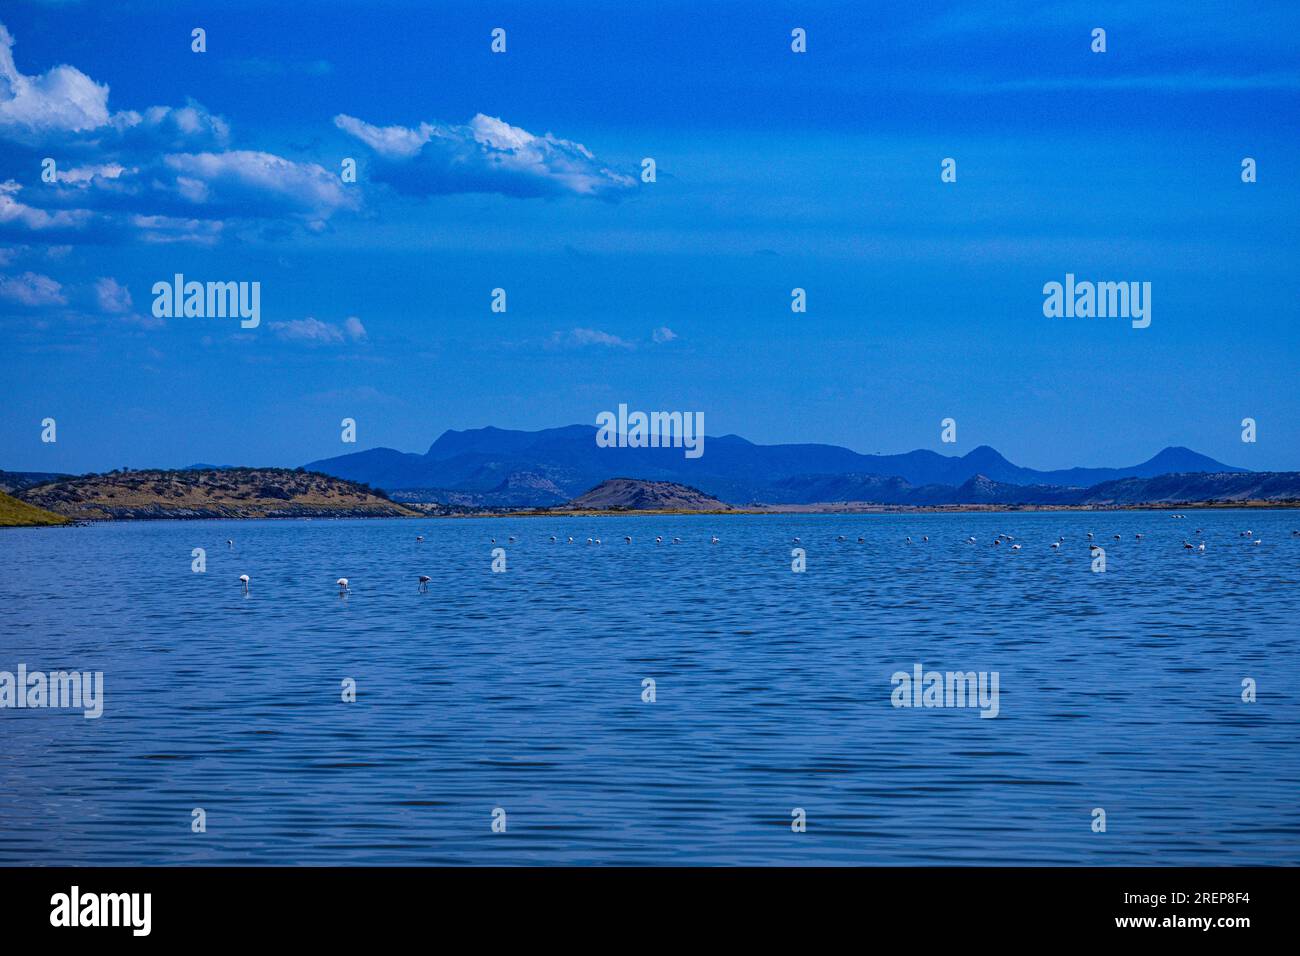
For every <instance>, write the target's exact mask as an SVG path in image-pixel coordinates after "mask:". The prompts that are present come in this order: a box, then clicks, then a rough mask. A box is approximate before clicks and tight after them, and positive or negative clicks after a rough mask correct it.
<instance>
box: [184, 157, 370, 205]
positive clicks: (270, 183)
mask: <svg viewBox="0 0 1300 956" xmlns="http://www.w3.org/2000/svg"><path fill="white" fill-rule="evenodd" d="M163 166H164V167H165V168H166V169H167V170H168V171H169V172H170V173H171V174H172V175H173V176H174V180H173V185H172V188H173V189H174V190H175V191H176V192H177V193H178V194H179V195H180V196H181V197H182V198H184V199H185V200H187V201H188V202H191V203H194V204H197V205H205V204H222V203H227V204H232V205H233V204H240V203H256V204H257V207H256V208H257V209H258V212H259V213H260V214H263V215H265V214H267V213H268V212H269V211H283V212H292V213H301V214H307V215H311V216H313V217H320V216H328V215H330V214H331V213H332V212H334V211H335V210H337V209H344V208H354V207H355V206H356V205H357V199H356V196H357V194H356V193H352V192H348V191H347V190H346V189H345V188H344V186H343V184H342V181H341V180H340V179H339V177H338V176H336V175H334V174H333V173H330V172H327V171H326V170H325V169H324V168H323V167H321V166H319V165H317V164H316V163H297V162H294V161H292V160H288V159H284V158H282V157H280V156H276V155H274V154H272V153H261V152H255V151H252V150H232V151H230V152H225V153H176V154H173V155H170V156H166V157H164V158H163Z"/></svg>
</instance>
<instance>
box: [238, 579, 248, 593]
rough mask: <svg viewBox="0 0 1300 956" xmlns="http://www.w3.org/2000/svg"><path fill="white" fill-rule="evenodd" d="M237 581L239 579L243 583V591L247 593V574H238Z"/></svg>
mask: <svg viewBox="0 0 1300 956" xmlns="http://www.w3.org/2000/svg"><path fill="white" fill-rule="evenodd" d="M239 581H240V583H241V584H243V585H244V593H245V594H247V593H248V575H247V574H241V575H240V576H239Z"/></svg>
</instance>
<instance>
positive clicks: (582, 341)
mask: <svg viewBox="0 0 1300 956" xmlns="http://www.w3.org/2000/svg"><path fill="white" fill-rule="evenodd" d="M551 345H553V346H570V347H574V348H581V347H583V346H586V345H601V346H605V347H607V348H618V349H630V348H633V347H634V346H633V345H632V343H631V342H629V341H627V340H626V339H621V338H619V337H618V336H617V335H611V334H610V333H609V332H602V331H601V330H600V329H570V330H569V331H568V332H555V333H552V335H551Z"/></svg>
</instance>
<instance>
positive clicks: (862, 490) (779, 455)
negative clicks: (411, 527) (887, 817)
mask: <svg viewBox="0 0 1300 956" xmlns="http://www.w3.org/2000/svg"><path fill="white" fill-rule="evenodd" d="M305 467H306V468H308V469H310V470H312V471H320V472H324V473H325V474H328V475H334V476H336V477H339V478H344V479H347V480H349V481H357V482H364V483H366V484H369V485H371V486H374V487H377V488H383V489H385V490H386V491H387V492H389V494H390V495H391V496H392V498H393V499H394V500H395V501H439V502H451V503H454V504H465V505H478V506H487V507H528V506H532V507H542V506H551V505H556V504H561V503H564V502H567V501H569V500H571V499H573V498H575V497H577V496H579V495H581V494H583V493H584V492H586V491H588V490H589V489H592V488H594V487H596V486H597V485H599V484H601V482H603V481H605V480H606V479H608V478H610V477H612V476H616V475H625V476H632V477H634V478H637V479H642V480H646V481H669V482H675V483H678V484H683V485H688V486H690V487H692V488H696V489H699V490H700V491H701V492H703V493H704V494H705V495H708V496H711V497H714V498H717V499H720V500H721V501H724V502H727V503H730V504H734V505H743V504H749V503H754V502H763V503H769V504H802V503H810V502H821V501H873V502H881V503H895V504H944V503H968V502H965V501H959V500H958V499H965V498H969V499H971V501H972V502H978V501H984V500H999V501H1000V500H1008V501H1010V500H1013V499H1017V496H1018V500H1022V501H1025V502H1026V503H1043V504H1048V503H1067V500H1068V499H1075V498H1078V497H1079V495H1080V494H1081V492H1083V491H1084V490H1089V491H1092V490H1094V489H1095V488H1096V487H1097V486H1100V485H1103V484H1105V483H1107V482H1120V481H1124V480H1129V479H1139V480H1140V479H1152V478H1157V477H1160V476H1168V475H1183V476H1187V475H1205V474H1210V475H1215V476H1231V475H1250V474H1251V473H1250V472H1248V471H1247V470H1246V469H1244V468H1236V467H1234V466H1232V465H1225V464H1223V463H1222V462H1219V461H1215V460H1214V459H1212V458H1208V457H1206V456H1205V455H1201V454H1198V453H1196V452H1194V451H1192V450H1190V449H1188V448H1176V447H1175V448H1166V449H1164V450H1163V451H1161V452H1160V453H1159V454H1157V455H1155V456H1154V457H1153V458H1151V459H1149V460H1147V461H1144V462H1142V463H1140V464H1137V465H1131V466H1129V467H1124V468H1067V469H1063V470H1058V471H1038V470H1035V469H1033V468H1024V467H1021V466H1019V465H1015V464H1012V463H1011V462H1009V461H1007V460H1006V458H1004V457H1003V456H1002V455H1001V454H999V453H998V452H997V451H996V450H995V449H993V448H990V447H988V446H987V445H981V446H980V447H978V448H976V449H974V450H973V451H971V452H969V453H967V454H965V455H961V456H947V455H940V454H938V453H937V452H933V451H928V450H918V451H912V452H908V453H906V454H902V455H861V454H858V453H857V452H855V451H851V450H850V449H848V448H841V447H839V446H837V445H820V444H791V445H756V444H754V443H753V442H750V441H746V440H745V439H744V438H741V437H740V436H738V435H723V436H720V437H708V438H706V439H705V442H704V454H703V455H702V456H701V457H700V458H695V459H688V458H686V457H685V455H684V453H683V450H682V449H680V448H601V447H599V446H597V444H596V428H595V426H591V425H568V426H564V427H561V428H548V429H544V430H542V431H535V432H528V431H514V430H508V429H501V428H491V427H488V428H476V429H471V430H467V431H447V432H444V433H443V434H442V435H441V436H440V437H439V438H438V440H437V441H435V442H434V443H433V444H432V445H431V446H430V447H429V450H428V451H427V452H425V453H424V454H423V455H420V454H415V453H412V452H401V451H396V450H394V449H392V448H373V449H370V450H368V451H362V452H356V453H354V454H350V455H341V456H338V457H336V458H326V459H322V460H320V461H314V462H311V463H310V464H308V465H306V466H305ZM1285 474H1291V473H1285ZM1255 477H1263V476H1262V475H1261V476H1255ZM1223 481H1224V478H1223V477H1218V478H1216V479H1215V482H1214V484H1216V487H1217V484H1219V483H1222V482H1223ZM972 482H974V484H971V483H972ZM1183 485H1184V487H1189V488H1190V487H1191V484H1189V483H1188V482H1186V481H1185V482H1184V483H1183ZM1135 487H1136V486H1131V487H1129V488H1128V490H1126V491H1123V492H1122V493H1123V494H1129V493H1131V491H1132V490H1133V488H1135ZM1233 487H1236V486H1235V485H1234V486H1233ZM1117 493H1121V492H1117Z"/></svg>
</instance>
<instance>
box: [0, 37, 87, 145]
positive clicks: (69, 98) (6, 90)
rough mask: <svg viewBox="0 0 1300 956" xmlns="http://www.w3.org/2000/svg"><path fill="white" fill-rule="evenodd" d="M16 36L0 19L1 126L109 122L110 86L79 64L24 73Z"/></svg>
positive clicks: (73, 127) (38, 128)
mask: <svg viewBox="0 0 1300 956" xmlns="http://www.w3.org/2000/svg"><path fill="white" fill-rule="evenodd" d="M13 48H14V38H13V36H12V35H11V34H10V33H9V31H8V30H7V29H5V26H4V24H2V23H0V130H3V129H6V128H10V129H12V130H14V131H15V132H20V133H45V132H51V131H63V132H74V133H75V132H84V131H87V130H93V129H98V128H99V127H102V126H107V125H108V122H109V114H108V87H107V86H106V85H104V84H102V83H96V82H95V81H94V80H92V79H91V78H90V77H88V76H86V74H84V73H82V72H81V71H80V70H78V69H77V68H76V67H72V66H56V67H52V68H51V69H49V70H47V71H46V72H44V73H42V74H41V75H39V76H24V75H23V74H22V73H20V72H19V71H18V67H17V65H16V64H15V63H14V50H13Z"/></svg>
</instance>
